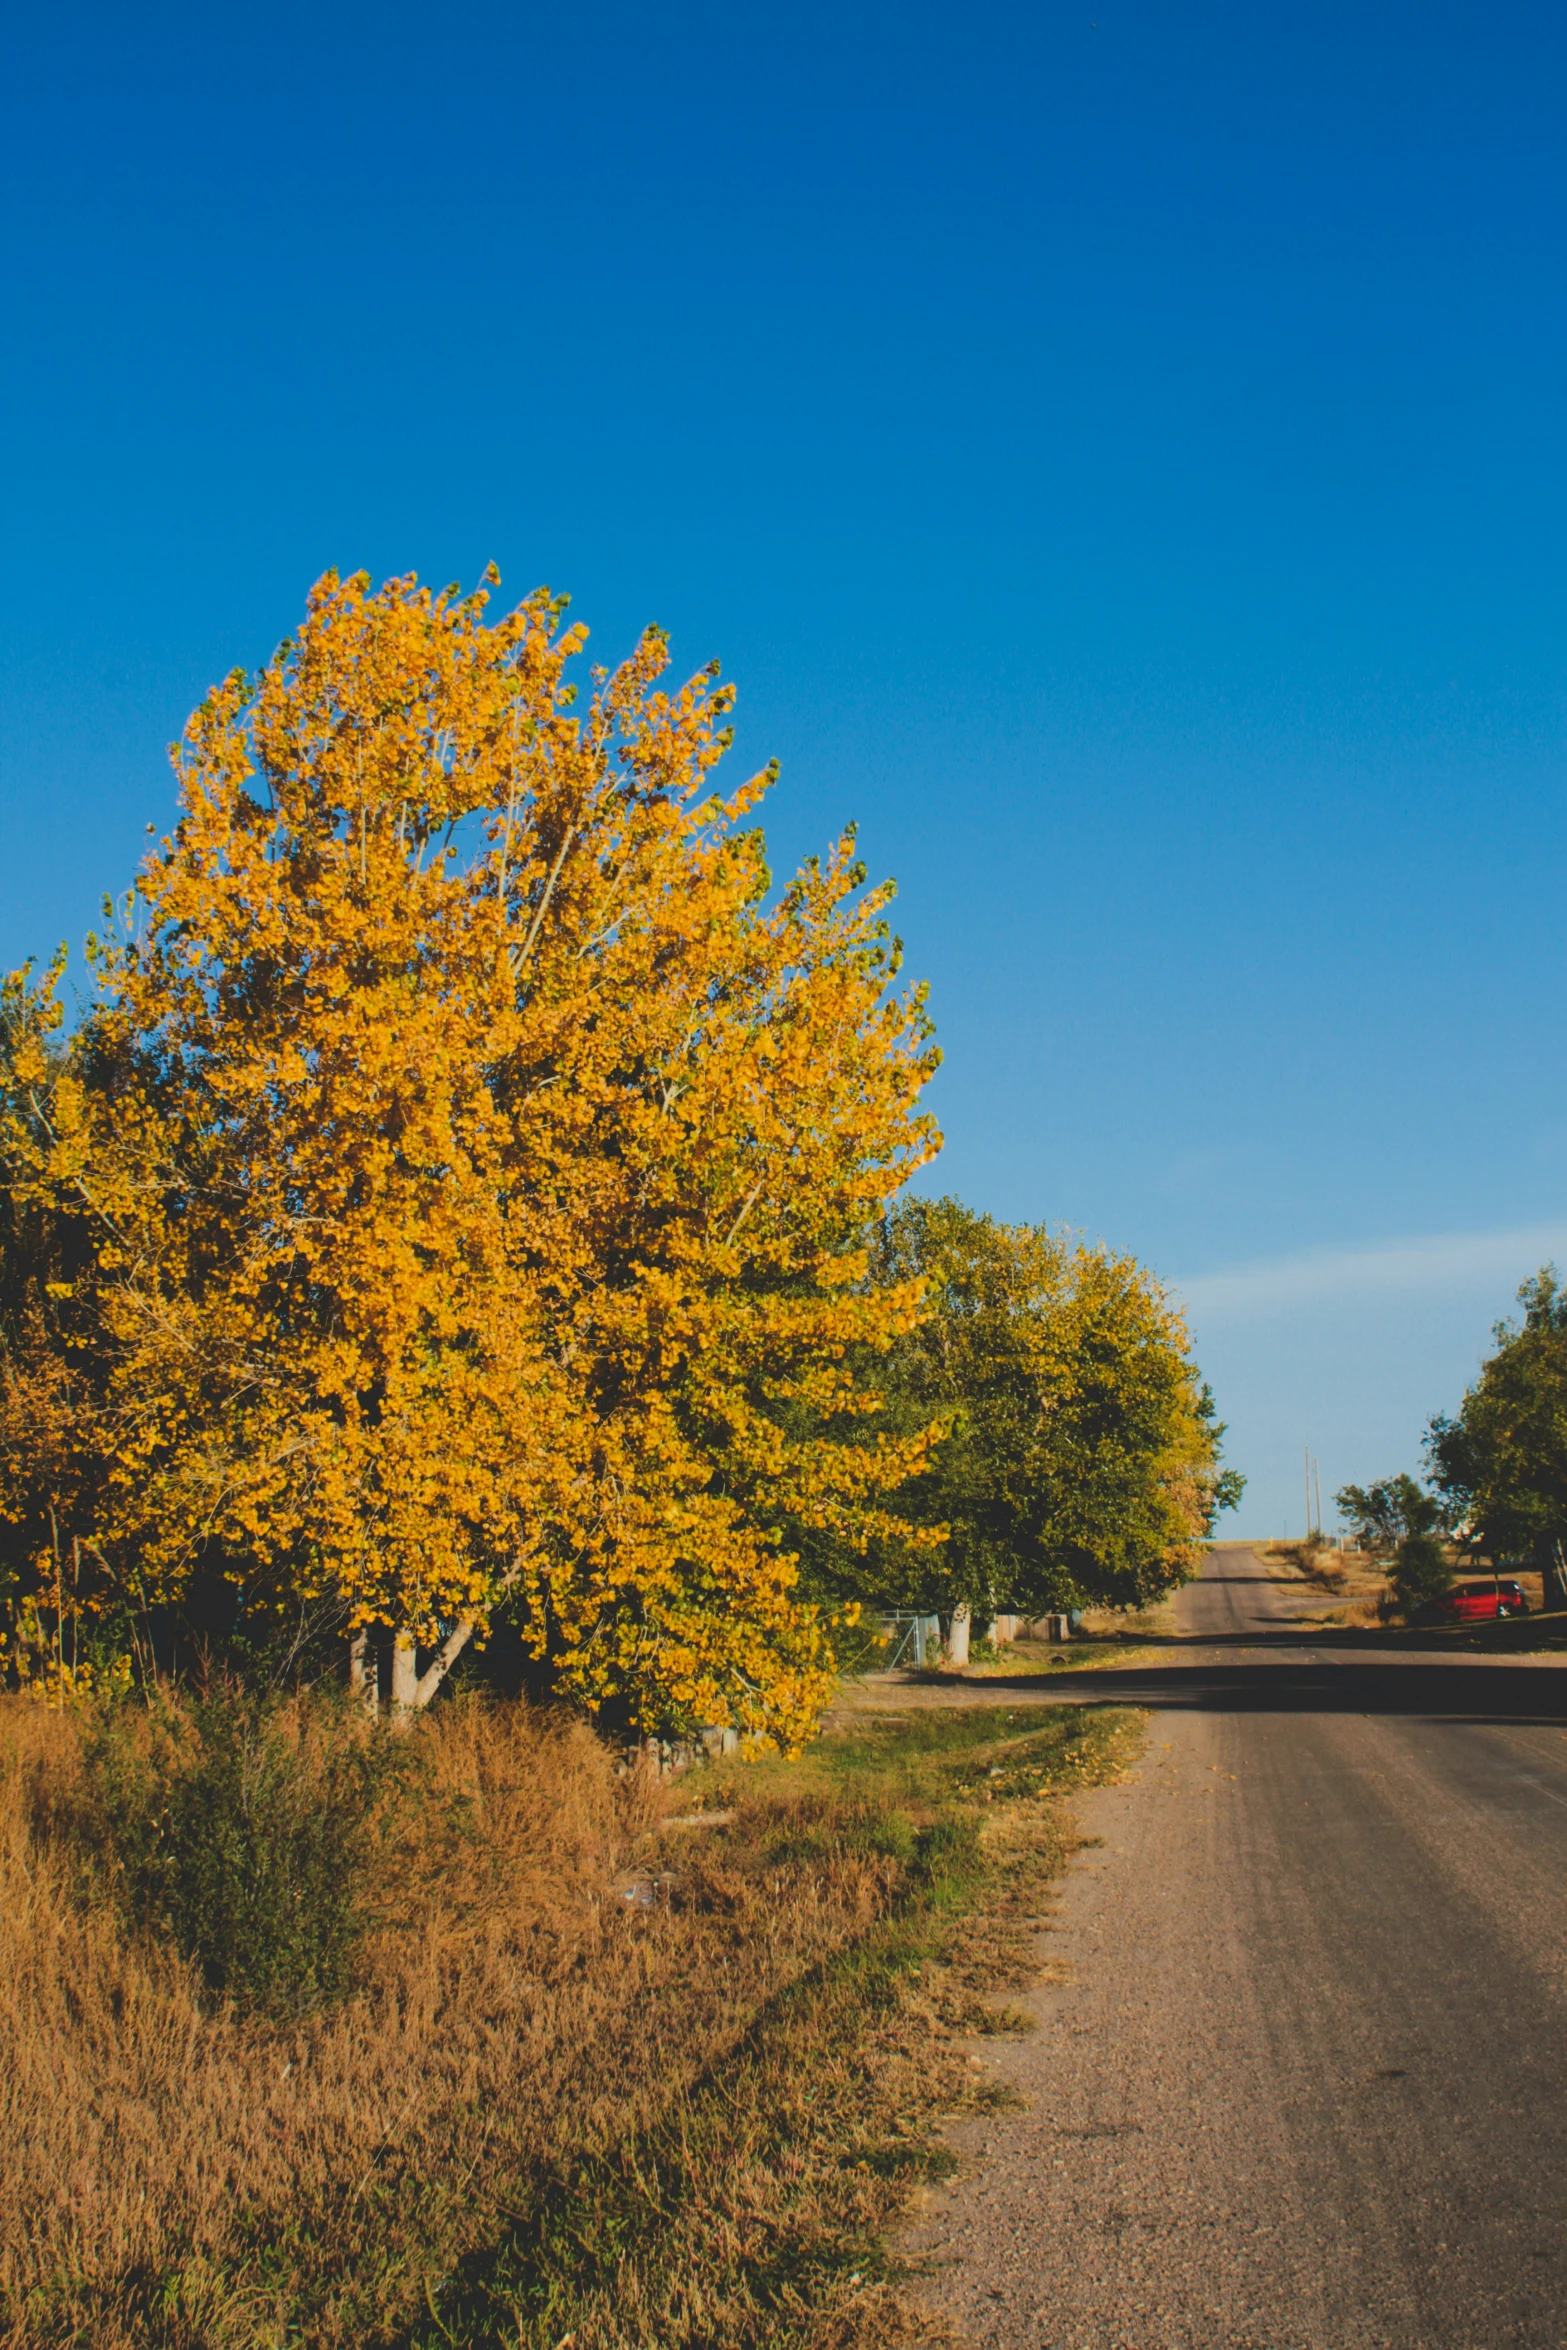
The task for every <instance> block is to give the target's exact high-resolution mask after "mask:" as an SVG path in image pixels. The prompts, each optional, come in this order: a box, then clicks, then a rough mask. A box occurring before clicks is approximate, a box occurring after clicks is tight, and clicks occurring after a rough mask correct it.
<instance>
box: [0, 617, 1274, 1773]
mask: <svg viewBox="0 0 1567 2350" xmlns="http://www.w3.org/2000/svg"><path fill="white" fill-rule="evenodd" d="M494 584H495V581H494V578H493V576H487V578H486V581H485V583H484V584H483V585H482V586H481V587H480V588H479V589H478V590H477V591H475V592H474V593H472V594H468V595H464V594H462V593H460V592H459V591H458V590H457V589H455V588H453V589H447V590H445V591H442V592H441V593H439V594H434V593H432V592H431V591H429V590H428V589H426V588H423V587H421V586H419V584H418V583H417V582H416V581H414V580H413V579H393V580H389V581H387V582H386V583H385V584H384V585H383V586H382V587H381V588H379V589H372V587H371V585H370V582H369V580H368V578H367V577H365V576H364V575H356V576H355V577H353V578H349V579H342V578H339V577H338V576H337V575H336V574H335V573H328V574H327V575H326V576H325V577H324V578H323V579H322V580H321V581H319V582H318V583H317V585H316V587H315V588H314V589H313V590H312V592H311V594H310V597H309V601H308V606H307V610H306V613H305V617H304V619H303V621H302V623H301V625H300V626H299V628H298V630H297V631H296V633H295V635H294V636H293V637H292V638H291V639H289V640H287V641H286V642H285V643H284V644H283V645H282V646H281V647H280V648H279V650H278V652H277V653H276V655H275V656H274V657H273V659H272V660H271V661H269V662H268V663H266V664H265V665H264V667H263V668H262V669H260V670H259V671H258V672H256V673H255V674H254V675H248V674H246V673H245V672H243V671H235V672H234V673H233V674H232V675H231V676H229V677H228V678H226V679H224V681H223V682H222V683H221V684H220V685H218V686H216V687H214V688H213V690H212V692H211V693H210V694H209V695H208V696H207V698H206V700H205V701H204V702H203V703H202V705H201V707H200V708H199V709H198V710H197V711H195V712H194V714H193V715H192V717H191V719H190V720H189V722H188V724H187V726H186V728H185V730H184V733H183V735H182V738H181V740H180V742H179V743H178V744H177V745H176V746H175V750H174V754H173V757H174V766H175V771H176V778H177V783H178V790H179V811H178V818H177V821H176V822H175V823H174V824H173V826H172V827H171V829H170V831H169V832H168V833H167V834H166V835H165V836H163V837H162V838H158V839H155V841H154V843H153V845H152V846H151V847H150V848H149V851H148V854H147V857H146V859H145V862H144V864H143V866H142V869H141V871H140V873H139V874H138V875H137V877H136V879H135V881H134V884H133V886H132V887H131V889H130V890H129V892H128V893H127V894H126V895H125V896H124V897H123V898H122V899H120V900H119V901H117V902H116V904H114V905H113V906H111V907H110V908H109V909H108V910H107V920H106V925H105V928H104V929H103V931H102V932H101V934H100V935H98V936H97V937H95V938H94V939H92V940H90V941H89V962H90V966H91V972H92V977H93V988H92V991H91V992H90V994H89V997H88V1000H87V1002H86V1004H85V1006H84V1007H83V1009H82V1012H81V1015H80V1017H79V1018H78V1019H77V1020H76V1021H75V1023H74V1025H72V1024H69V1023H68V1022H67V1020H66V1017H65V1009H64V998H63V993H62V991H63V988H64V982H65V958H64V953H63V950H62V952H61V953H60V954H59V955H57V956H56V957H55V959H54V961H53V962H52V963H51V964H50V965H49V966H48V968H47V969H46V970H45V971H44V972H42V973H39V972H37V971H36V970H35V969H34V968H33V967H32V966H28V967H27V968H26V969H24V970H21V971H18V972H15V973H13V974H12V975H11V977H10V978H9V979H8V980H7V981H6V982H5V985H4V990H3V995H0V1640H3V1651H0V1654H3V1661H4V1667H5V1674H6V1677H7V1678H8V1679H9V1681H10V1682H11V1683H12V1684H13V1685H20V1684H22V1683H26V1684H28V1685H30V1686H35V1687H38V1688H41V1689H43V1690H45V1691H46V1692H48V1693H50V1694H51V1695H53V1696H56V1697H59V1698H61V1699H62V1700H63V1699H66V1698H69V1697H70V1696H72V1695H74V1694H79V1693H81V1692H83V1691H86V1690H88V1689H91V1688H96V1689H100V1690H101V1689H104V1688H113V1687H123V1686H126V1685H129V1684H132V1683H134V1684H135V1685H136V1686H137V1687H139V1688H140V1689H142V1690H143V1691H144V1692H147V1691H150V1690H151V1688H152V1687H153V1686H154V1684H155V1683H156V1681H157V1679H158V1677H159V1675H160V1674H166V1673H168V1672H170V1671H173V1672H176V1673H178V1672H185V1673H187V1674H188V1673H189V1672H191V1671H192V1670H195V1669H197V1668H198V1667H199V1666H201V1665H202V1663H203V1660H205V1661H206V1662H207V1663H209V1664H210V1663H211V1662H213V1661H217V1662H219V1663H221V1665H222V1667H223V1669H224V1670H226V1671H228V1672H230V1673H235V1674H238V1675H239V1676H240V1677H242V1678H245V1679H247V1680H249V1681H250V1682H251V1683H252V1685H253V1686H257V1687H260V1686H265V1685H270V1684H273V1683H277V1684H281V1685H285V1686H292V1685H295V1684H297V1683H298V1682H300V1681H301V1680H304V1681H317V1680H320V1679H321V1678H323V1677H324V1676H328V1675H335V1677H337V1678H339V1679H341V1680H344V1681H346V1682H347V1684H348V1685H349V1686H350V1688H351V1689H352V1691H353V1692H354V1696H355V1699H356V1701H357V1702H358V1703H359V1704H361V1705H363V1706H364V1707H365V1708H366V1709H367V1710H375V1709H377V1708H385V1709H387V1710H389V1711H390V1712H392V1713H393V1714H394V1715H395V1716H397V1717H398V1718H401V1719H407V1718H408V1717H410V1716H411V1715H413V1714H415V1713H417V1712H419V1711H420V1710H422V1709H423V1708H425V1707H427V1706H428V1705H429V1703H430V1702H431V1701H432V1699H433V1698H434V1697H435V1695H436V1694H437V1692H438V1691H439V1690H440V1689H441V1688H442V1687H443V1685H444V1684H445V1683H446V1681H447V1679H448V1676H449V1675H450V1674H451V1673H452V1672H453V1671H459V1672H460V1671H464V1670H467V1669H471V1667H472V1665H473V1662H474V1659H475V1656H476V1655H477V1654H478V1652H479V1651H480V1650H482V1649H484V1648H485V1647H486V1645H488V1646H489V1647H490V1649H491V1651H492V1655H497V1654H504V1659H505V1666H504V1677H505V1678H507V1679H509V1682H510V1685H511V1686H512V1687H513V1688H519V1687H520V1688H522V1689H525V1690H527V1691H528V1692H529V1693H530V1694H532V1695H533V1696H535V1697H537V1698H552V1699H560V1700H562V1701H565V1702H567V1703H569V1704H571V1705H573V1706H574V1707H576V1708H577V1709H579V1710H580V1711H581V1712H583V1713H584V1714H586V1715H588V1716H590V1717H592V1718H594V1719H596V1720H598V1721H600V1722H602V1723H603V1724H604V1725H605V1726H606V1727H608V1728H611V1729H613V1730H615V1731H616V1732H618V1733H651V1734H656V1735H658V1736H659V1737H661V1738H664V1739H666V1740H673V1741H680V1740H689V1739H690V1738H691V1737H692V1736H693V1735H694V1734H695V1733H696V1732H698V1731H700V1730H704V1729H709V1728H714V1727H719V1728H728V1729H731V1730H733V1731H734V1732H735V1733H736V1734H738V1735H740V1736H743V1737H745V1738H747V1739H750V1740H756V1739H763V1740H767V1741H770V1742H772V1743H774V1744H776V1745H778V1746H780V1747H782V1748H785V1749H792V1748H797V1747H798V1746H799V1745H800V1744H801V1743H802V1742H803V1741H804V1740H806V1739H807V1738H809V1736H810V1735H811V1732H812V1730H813V1728H814V1725H815V1723H816V1722H817V1720H818V1719H819V1717H820V1714H821V1711H822V1708H823V1706H824V1705H825V1703H826V1702H827V1700H828V1698H829V1696H830V1694H831V1691H832V1689H833V1686H834V1682H835V1676H836V1673H837V1671H838V1669H839V1666H840V1664H841V1662H842V1661H843V1659H844V1658H845V1657H846V1656H849V1655H852V1654H853V1653H854V1650H855V1647H856V1644H857V1643H860V1642H862V1641H863V1638H864V1633H863V1629H862V1619H863V1617H864V1615H865V1612H866V1611H867V1609H875V1608H878V1607H886V1606H894V1607H896V1606H918V1607H920V1608H922V1609H924V1608H928V1609H932V1610H935V1611H937V1612H939V1613H940V1614H941V1615H942V1617H943V1618H944V1620H945V1623H946V1625H947V1627H948V1637H949V1640H950V1644H951V1646H952V1649H953V1653H954V1654H961V1651H962V1647H963V1643H964V1641H965V1640H966V1638H967V1634H968V1626H969V1623H970V1619H971V1617H977V1616H979V1615H981V1614H983V1613H986V1612H994V1611H995V1610H997V1609H1005V1608H1008V1607H1012V1606H1018V1607H1021V1608H1023V1609H1026V1610H1029V1611H1031V1612H1034V1613H1038V1612H1041V1611H1042V1610H1043V1609H1045V1608H1047V1607H1052V1606H1070V1605H1089V1604H1100V1605H1108V1606H1111V1607H1116V1608H1126V1607H1132V1606H1141V1605H1145V1604H1148V1603H1149V1602H1150V1601H1152V1600H1155V1599H1157V1597H1158V1596H1159V1594H1160V1593H1162V1592H1164V1591H1166V1590H1168V1589H1170V1588H1171V1587H1173V1586H1174V1585H1176V1584H1178V1583H1179V1582H1180V1581H1181V1580H1182V1579H1183V1578H1184V1577H1185V1576H1186V1575H1187V1574H1188V1573H1189V1572H1191V1571H1192V1569H1193V1567H1194V1566H1195V1563H1196V1560H1197V1556H1198V1546H1199V1544H1200V1542H1201V1540H1202V1538H1203V1537H1204V1536H1205V1535H1206V1534H1207V1533H1209V1532H1210V1531H1211V1529H1212V1525H1213V1521H1214V1517H1215V1514H1216V1512H1217V1511H1218V1510H1219V1509H1221V1508H1222V1507H1224V1506H1226V1504H1227V1503H1228V1502H1229V1501H1230V1500H1232V1499H1233V1498H1234V1497H1235V1494H1236V1493H1237V1492H1238V1490H1239V1481H1238V1479H1237V1477H1236V1475H1235V1473H1234V1472H1233V1471H1226V1470H1224V1469H1222V1468H1221V1467H1220V1466H1219V1449H1220V1438H1221V1435H1222V1429H1221V1428H1220V1426H1219V1424H1218V1422H1217V1421H1216V1419H1215V1416H1214V1410H1213V1405H1212V1401H1211V1398H1210V1397H1209V1395H1208V1392H1207V1389H1206V1387H1205V1386H1204V1385H1203V1382H1202V1380H1201V1378H1200V1376H1199V1374H1198V1372H1197V1369H1196V1366H1195V1365H1194V1363H1193V1361H1192V1359H1191V1354H1190V1348H1189V1344H1188V1339H1187V1334H1186V1330H1185V1327H1184V1324H1183V1323H1182V1321H1181V1318H1180V1315H1179V1314H1178V1312H1177V1311H1176V1310H1175V1308H1174V1307H1173V1305H1172V1304H1171V1302H1170V1300H1169V1299H1168V1297H1167V1296H1166V1295H1165V1293H1164V1291H1163V1289H1162V1288H1161V1286H1160V1284H1159V1283H1158V1282H1157V1280H1155V1279H1154V1277H1153V1276H1152V1275H1151V1274H1150V1273H1149V1272H1148V1271H1147V1270H1146V1268H1144V1267H1143V1266H1141V1265H1139V1264H1137V1263H1136V1262H1135V1261H1134V1260H1132V1259H1130V1258H1126V1257H1118V1256H1116V1255H1114V1254H1113V1253H1112V1252H1110V1251H1108V1250H1105V1249H1103V1248H1098V1247H1091V1246H1088V1245H1085V1244H1084V1243H1082V1242H1081V1241H1079V1240H1077V1239H1075V1238H1073V1237H1072V1236H1070V1235H1067V1234H1064V1233H1061V1232H1059V1231H1055V1230H1052V1229H1050V1228H1047V1227H1045V1226H1043V1225H1004V1224H1000V1223H997V1222H996V1221H994V1220H993V1219H991V1218H989V1217H985V1216H980V1215H976V1214H974V1213H973V1212H972V1211H971V1210H969V1209H967V1208H965V1207H963V1206H962V1204H961V1203H959V1202H957V1201H953V1200H943V1201H928V1200H917V1199H916V1200H911V1199H908V1198H906V1197H900V1194H902V1193H903V1190H904V1187H905V1186H906V1184H907V1183H908V1181H909V1179H910V1177H911V1176H913V1175H915V1174H916V1173H917V1172H918V1171H919V1170H920V1169H921V1168H923V1167H924V1166H925V1165H927V1164H928V1162H929V1161H930V1159H931V1158H932V1157H933V1156H934V1154H935V1152H936V1150H937V1149H938V1148H939V1145H940V1136H939V1135H938V1133H937V1132H936V1129H935V1127H934V1124H933V1123H932V1121H931V1119H930V1117H929V1115H928V1113H927V1112H926V1111H924V1110H923V1109H922V1108H921V1106H920V1102H921V1095H922V1092H923V1088H924V1086H925V1084H926V1082H927V1080H928V1079H929V1077H930V1076H931V1074H932V1073H933V1071H934V1069H935V1067H936V1063H937V1059H938V1055H937V1052H936V1048H935V1044H934V1041H933V1036H932V1029H931V1023H930V1019H929V1016H928V1012H927V1009H926V1003H925V995H924V991H923V989H922V988H920V987H919V986H917V985H916V986H913V987H905V986H904V985H903V984H902V982H901V979H900V969H901V961H902V950H901V947H900V945H899V943H898V941H897V940H896V939H895V938H894V937H893V936H892V933H891V930H890V926H889V920H888V915H889V908H890V903H891V897H892V891H891V887H890V885H889V884H883V885H881V886H868V885H867V879H866V873H865V869H864V867H863V865H862V864H861V863H860V862H859V859H858V855H857V853H856V850H855V846H854V840H853V835H852V833H851V832H845V833H844V834H843V835H842V836H841V837H840V838H839V839H838V840H837V841H835V842H834V843H833V844H832V845H831V846H830V848H829V849H828V851H827V853H826V854H825V856H824V857H822V858H819V859H815V858H813V859H810V860H808V861H807V862H806V863H805V864H804V865H803V866H802V867H801V868H800V870H799V871H798V872H797V873H796V874H795V875H794V876H793V877H792V878H790V879H788V880H786V881H785V882H784V884H783V886H782V888H781V889H775V887H774V884H773V880H772V876H771V874H770V872H769V870H768V867H767V864H766V859H765V849H764V843H763V838H762V834H761V832H760V831H759V830H758V829H757V827H756V824H755V821H754V818H755V814H756V811H757V809H758V807H759V805H760V803H761V801H762V800H763V798H764V797H765V795H766V793H767V791H768V790H769V789H770V787H771V785H772V783H773V781H774V771H773V770H772V769H771V768H768V769H764V770H763V771H762V772H761V773H759V774H757V775H754V776H752V777H750V778H749V779H748V780H744V781H741V782H739V783H738V784H736V785H734V786H733V787H732V788H730V789H729V790H728V791H727V793H723V792H719V791H718V790H716V789H715V781H714V770H715V768H716V767H717V765H718V763H719V762H720V761H721V759H722V758H723V756H724V753H725V752H726V750H727V749H728V747H729V743H730V739H731V730H730V725H729V719H730V713H731V710H732V707H733V699H734V696H733V689H732V688H731V687H729V686H728V685H725V684H720V683H719V681H718V676H717V670H716V667H714V666H710V667H709V668H707V669H705V670H702V671H701V672H699V673H698V674H697V675H696V676H694V677H692V678H689V679H688V680H687V681H686V682H685V683H684V684H683V685H680V686H678V687H673V686H671V684H670V682H669V680H668V666H669V655H668V649H667V646H666V644H665V642H664V639H663V637H662V636H661V635H660V634H659V632H658V631H657V630H650V631H649V632H648V633H647V634H646V635H645V636H644V637H643V638H642V640H641V642H640V643H639V644H638V645H637V646H636V647H635V648H634V650H633V651H632V653H631V654H630V656H629V657H628V658H627V659H626V660H625V661H624V662H622V663H621V665H620V666H619V667H618V668H615V669H613V670H610V671H604V670H595V671H593V672H592V673H591V676H590V677H589V678H587V679H585V680H583V681H582V682H583V683H584V684H585V685H586V687H587V692H586V694H585V696H584V698H583V704H582V706H581V707H579V706H578V701H577V695H578V684H577V682H576V681H575V679H574V675H573V672H574V669H575V667H576V665H577V664H578V662H579V658H580V655H581V653H582V650H583V646H584V643H585V640H586V631H585V629H583V628H581V627H580V626H579V625H577V624H576V623H574V622H568V620H567V617H566V609H565V604H564V601H563V600H562V599H560V598H558V597H553V596H551V595H549V594H547V593H546V592H544V591H540V592H539V593H537V594H535V595H533V596H530V597H528V598H527V599H526V600H525V601H524V602H523V603H522V604H520V605H519V606H518V607H517V608H516V609H515V610H514V611H512V612H511V613H509V614H506V615H504V616H502V617H501V618H499V619H491V618H490V617H489V612H488V606H489V597H490V590H491V588H492V587H493V586H494ZM487 1669H488V1668H487Z"/></svg>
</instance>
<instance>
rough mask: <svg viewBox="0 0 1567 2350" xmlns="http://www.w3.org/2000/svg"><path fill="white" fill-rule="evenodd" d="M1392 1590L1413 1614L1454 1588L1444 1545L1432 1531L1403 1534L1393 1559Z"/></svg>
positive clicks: (1403, 1607) (1407, 1613) (1404, 1606)
mask: <svg viewBox="0 0 1567 2350" xmlns="http://www.w3.org/2000/svg"><path fill="white" fill-rule="evenodd" d="M1392 1580H1393V1591H1394V1594H1395V1596H1396V1598H1397V1600H1398V1604H1399V1606H1400V1607H1401V1608H1402V1609H1403V1611H1404V1613H1405V1615H1406V1616H1415V1615H1418V1614H1419V1613H1420V1611H1421V1610H1422V1609H1424V1608H1429V1607H1431V1606H1433V1605H1434V1603H1435V1602H1436V1601H1437V1600H1439V1599H1441V1598H1443V1597H1445V1595H1446V1594H1447V1593H1448V1592H1449V1591H1451V1589H1452V1588H1453V1569H1452V1564H1451V1562H1450V1560H1449V1558H1448V1555H1447V1549H1446V1545H1445V1544H1444V1543H1442V1542H1440V1541H1439V1540H1438V1538H1437V1537H1436V1535H1434V1534H1406V1535H1405V1536H1404V1539H1403V1541H1402V1542H1401V1543H1400V1544H1399V1546H1398V1549H1397V1551H1396V1552H1395V1554H1394V1559H1393V1578H1392Z"/></svg>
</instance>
